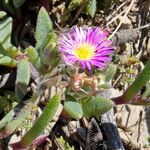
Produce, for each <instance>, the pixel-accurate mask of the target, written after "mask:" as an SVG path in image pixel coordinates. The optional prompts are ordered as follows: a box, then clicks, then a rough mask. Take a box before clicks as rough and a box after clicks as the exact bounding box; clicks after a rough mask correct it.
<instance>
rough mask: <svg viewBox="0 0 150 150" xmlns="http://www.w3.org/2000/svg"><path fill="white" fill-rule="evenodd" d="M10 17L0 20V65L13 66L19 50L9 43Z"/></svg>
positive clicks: (19, 53)
mask: <svg viewBox="0 0 150 150" xmlns="http://www.w3.org/2000/svg"><path fill="white" fill-rule="evenodd" d="M11 32H12V18H10V17H9V18H5V19H3V20H0V35H3V36H0V65H4V66H9V67H15V66H16V63H17V61H16V60H15V58H16V57H17V56H19V55H21V52H20V51H19V50H18V49H17V48H16V47H14V46H13V45H12V44H11Z"/></svg>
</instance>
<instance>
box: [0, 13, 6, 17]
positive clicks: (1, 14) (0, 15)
mask: <svg viewBox="0 0 150 150" xmlns="http://www.w3.org/2000/svg"><path fill="white" fill-rule="evenodd" d="M4 16H6V12H4V11H0V19H1V18H3V17H4Z"/></svg>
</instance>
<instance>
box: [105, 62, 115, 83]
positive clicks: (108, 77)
mask: <svg viewBox="0 0 150 150" xmlns="http://www.w3.org/2000/svg"><path fill="white" fill-rule="evenodd" d="M116 70H117V67H116V66H115V65H113V64H110V65H109V66H108V68H107V70H106V76H105V80H106V82H110V81H111V80H112V79H113V77H114V75H115V73H116Z"/></svg>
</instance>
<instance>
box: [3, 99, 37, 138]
mask: <svg viewBox="0 0 150 150" xmlns="http://www.w3.org/2000/svg"><path fill="white" fill-rule="evenodd" d="M33 100H34V98H31V99H30V100H29V101H28V102H27V103H26V105H25V106H24V107H23V108H22V109H21V110H20V111H19V112H17V111H16V110H18V109H20V108H19V107H20V106H16V107H15V108H14V109H12V110H11V111H10V112H9V113H8V115H7V116H6V118H5V117H4V118H3V119H2V120H1V123H2V126H4V125H5V127H4V128H2V129H1V130H0V138H6V137H8V136H10V135H11V134H12V133H13V132H14V131H15V130H16V128H17V127H18V126H19V125H20V124H21V123H22V122H23V121H24V120H25V119H27V118H28V117H29V116H30V114H31V110H32V111H33V108H34V107H35V104H34V102H33ZM11 119H12V120H11ZM2 126H1V127H2Z"/></svg>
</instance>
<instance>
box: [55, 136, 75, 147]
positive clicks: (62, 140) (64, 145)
mask: <svg viewBox="0 0 150 150" xmlns="http://www.w3.org/2000/svg"><path fill="white" fill-rule="evenodd" d="M57 140H58V142H59V144H60V145H61V147H62V148H63V149H64V150H74V148H73V147H71V146H70V145H69V144H68V143H67V142H66V141H65V140H64V138H63V137H62V136H61V137H60V138H57Z"/></svg>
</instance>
